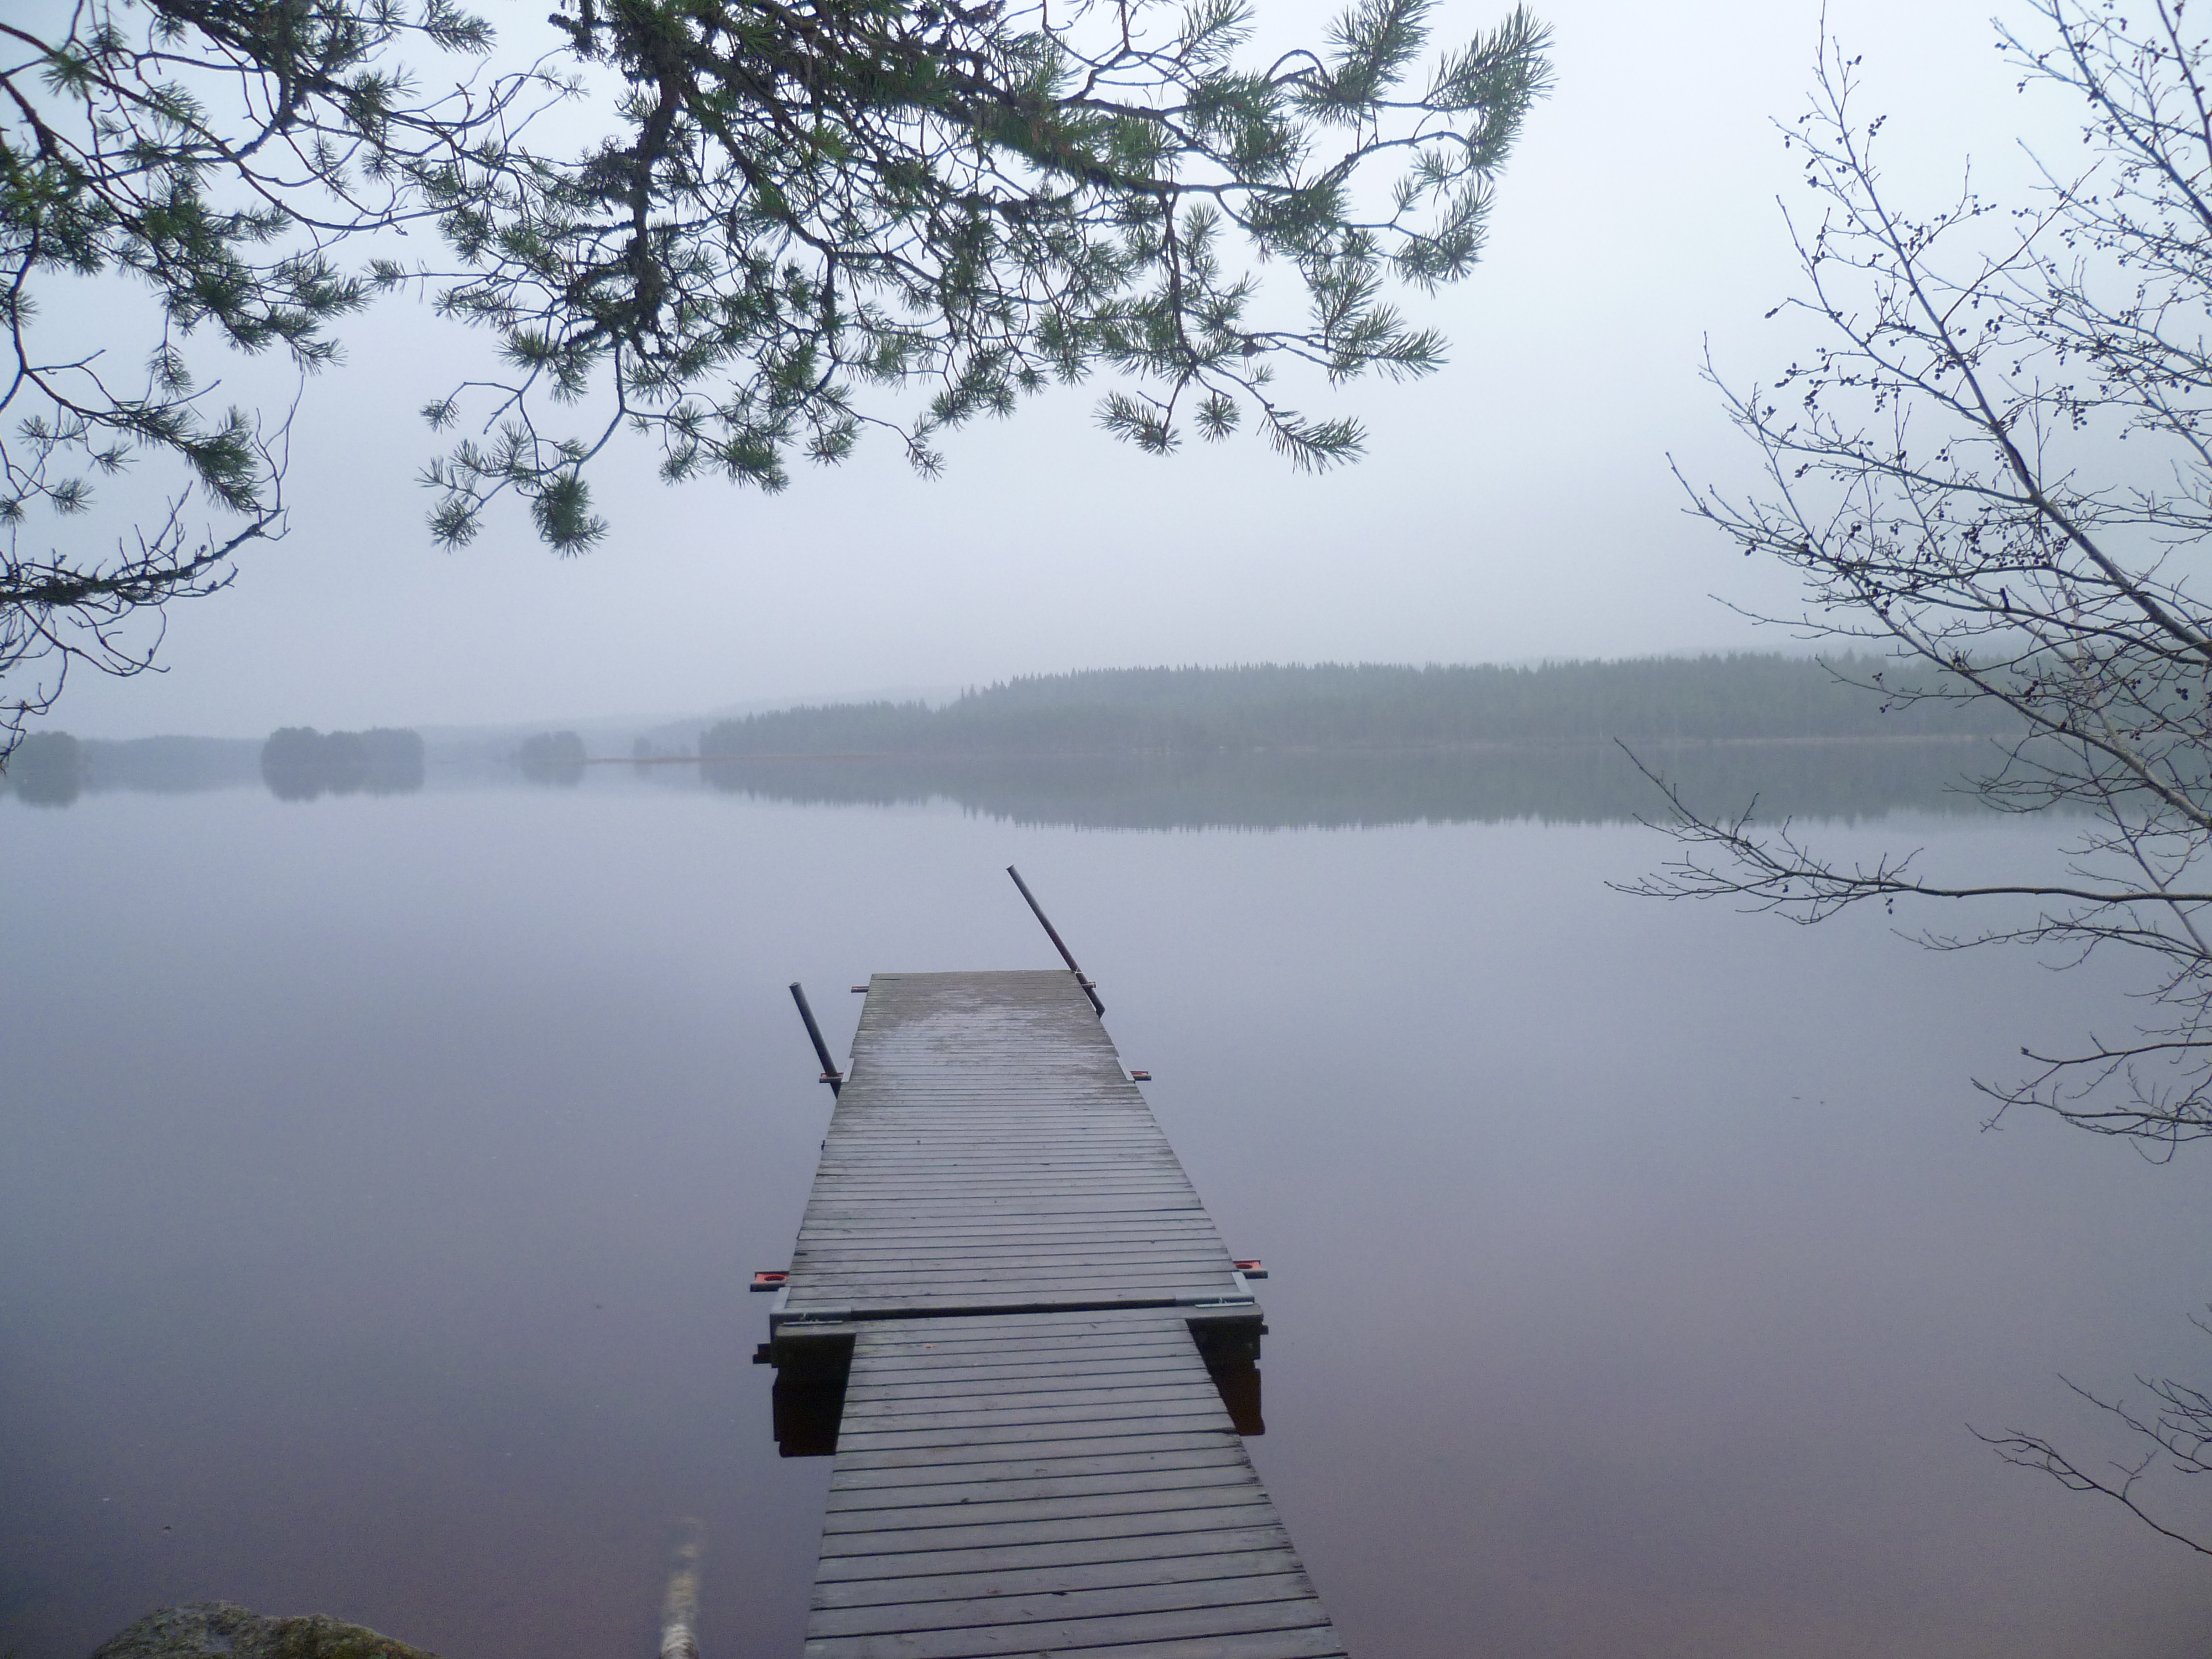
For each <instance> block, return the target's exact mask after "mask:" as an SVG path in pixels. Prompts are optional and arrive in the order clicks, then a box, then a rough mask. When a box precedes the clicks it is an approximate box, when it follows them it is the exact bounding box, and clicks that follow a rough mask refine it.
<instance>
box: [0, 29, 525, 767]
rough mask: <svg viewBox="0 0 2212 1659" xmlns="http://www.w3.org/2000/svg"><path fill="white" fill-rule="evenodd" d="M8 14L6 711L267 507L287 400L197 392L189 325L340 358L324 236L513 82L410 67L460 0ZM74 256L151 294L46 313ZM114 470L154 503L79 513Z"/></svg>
mask: <svg viewBox="0 0 2212 1659" xmlns="http://www.w3.org/2000/svg"><path fill="white" fill-rule="evenodd" d="M40 22H44V23H46V24H47V25H49V26H50V27H47V28H46V29H44V30H41V29H40V27H38V25H39V24H40ZM0 30H4V34H0V39H4V40H5V43H6V46H7V47H8V52H7V53H6V57H5V61H4V64H0V89H4V92H5V94H6V96H5V98H4V99H0V322H4V323H5V324H6V325H8V326H7V330H6V333H5V335H4V337H5V339H6V340H7V342H8V347H9V349H11V350H12V352H13V354H14V361H13V362H12V364H11V365H10V366H9V374H7V375H6V376H5V377H4V379H0V416H4V425H0V676H6V677H9V678H10V684H9V689H8V690H7V691H6V693H5V695H4V696H0V734H12V733H14V732H17V731H20V730H21V726H22V722H23V720H25V718H26V717H27V716H28V715H29V714H33V713H35V712H37V711H38V710H40V709H41V708H46V707H47V706H49V705H50V704H51V703H52V700H53V698H54V697H55V696H57V695H58V693H59V690H60V688H61V684H62V681H63V679H64V678H65V677H66V675H67V672H68V670H69V668H70V665H71V664H72V663H73V662H89V663H91V664H93V665H94V666H96V667H98V668H100V669H101V670H103V671H107V672H111V673H119V674H129V673H135V672H137V671H141V670H143V668H144V667H145V666H146V665H147V664H148V662H149V660H150V657H151V653H152V648H153V644H154V642H155V638H157V637H158V636H157V635H149V634H147V633H144V632H134V631H133V630H131V629H130V628H129V627H128V624H129V623H130V622H131V618H132V617H133V616H134V614H135V613H137V612H138V611H141V610H142V609H145V608H149V607H158V606H159V605H161V604H162V603H164V602H165V601H167V600H168V599H177V598H183V597H190V596H197V595H204V594H207V593H210V592H216V591H217V590H218V589H220V588H221V587H222V586H223V585H224V584H225V582H226V581H227V580H228V574H227V572H228V560H229V558H230V556H231V555H232V554H234V552H236V551H237V550H239V549H240V547H243V546H245V545H246V544H248V543H250V542H252V541H254V540H257V539H259V538H266V537H270V536H273V535H276V534H277V533H280V532H281V530H282V527H283V495H282V465H281V453H282V448H283V434H282V430H281V428H282V426H283V422H284V419H285V418H286V417H285V416H283V415H281V414H279V415H276V416H273V417H271V418H268V419H264V417H263V416H260V415H258V414H257V413H255V412H254V411H252V410H245V409H240V408H237V407H234V406H229V405H227V404H222V403H216V402H211V401H210V392H209V389H207V388H204V387H203V386H201V385H200V384H199V375H198V374H197V373H196V372H195V369H194V368H193V363H192V359H191V356H190V355H189V350H190V348H191V347H192V346H193V345H194V344H195V343H197V342H198V341H204V340H210V339H212V340H216V341H220V342H221V343H222V344H223V345H225V346H227V347H228V348H230V349H233V350H234V351H238V352H242V353H246V354H247V355H252V356H259V355H264V354H270V353H282V354H283V356H285V358H286V359H287V360H289V362H290V364H291V365H292V366H293V367H294V368H295V369H296V371H297V372H298V373H300V374H302V375H304V374H308V373H311V372H313V371H314V370H316V369H319V368H323V367H325V365H327V364H329V363H331V362H333V361H335V360H336V358H337V354H338V343H337V335H336V333H335V328H336V325H338V324H340V323H341V322H343V320H344V319H347V318H349V316H351V315H353V314H354V313H356V312H358V311H359V310H360V309H361V307H362V306H363V305H364V304H365V303H366V302H367V301H368V298H369V296H370V294H371V293H372V291H373V289H374V285H375V281H376V273H375V271H374V269H364V270H349V269H347V268H345V267H344V266H343V265H341V264H339V262H338V252H337V251H338V249H339V247H340V245H342V244H343V243H344V242H345V241H347V240H349V239H352V238H356V237H359V236H361V235H362V234H366V233H373V232H378V231H384V230H390V229H393V228H398V227H401V226H404V224H406V223H407V222H409V221H410V220H413V219H416V218H419V217H422V216H426V215H428V214H430V213H432V212H433V211H435V209H434V208H433V206H432V205H431V204H430V202H429V201H428V199H427V198H426V192H429V191H434V190H435V189H436V188H437V187H438V181H439V180H441V179H451V178H452V177H453V167H454V164H455V159H456V157H457V156H458V155H459V154H460V152H461V151H462V150H463V149H466V148H467V147H469V146H470V145H471V144H472V143H474V142H475V140H476V139H477V137H479V136H481V135H483V134H484V133H486V132H488V131H493V130H495V128H496V127H497V126H498V125H499V123H500V121H501V118H502V117H503V115H504V114H505V112H507V110H508V109H509V107H510V106H512V104H513V99H514V97H515V95H516V93H517V91H518V89H519V85H520V83H519V82H504V83H499V84H495V85H492V86H489V87H484V88H477V89H475V90H473V91H463V90H460V89H458V88H448V89H447V90H446V91H444V92H442V93H436V94H423V93H422V91H421V90H420V88H419V85H418V82H417V80H416V74H415V71H413V70H411V69H410V68H409V67H408V66H407V65H406V64H404V62H403V61H401V60H400V58H399V57H398V54H400V53H402V52H404V51H406V50H407V49H409V48H410V47H413V46H419V47H424V48H428V50H429V51H431V52H433V53H459V54H461V55H462V56H463V57H464V58H472V57H474V56H476V55H478V54H480V53H482V52H483V51H485V50H486V49H487V48H488V47H489V44H490V31H489V28H488V27H486V26H485V25H484V24H483V22H482V21H479V20H476V19H473V18H471V17H469V16H468V15H465V14H463V13H461V12H459V11H458V10H456V9H454V8H453V5H452V4H451V0H422V3H420V4H418V5H416V6H414V7H412V8H411V9H410V8H409V7H405V6H403V5H401V4H399V3H398V0H140V3H128V0H88V3H85V4H82V5H80V6H77V7H75V8H73V9H72V8H67V7H60V8H49V9H46V12H45V14H44V15H43V16H42V17H40V18H33V17H30V16H26V17H23V18H21V19H20V20H17V19H14V18H10V19H9V20H7V21H5V22H0ZM86 278H109V279H117V278H119V279H121V280H122V283H123V284H124V287H125V291H126V292H128V291H131V290H132V289H135V290H136V291H137V292H138V293H141V294H143V295H146V296H148V298H149V300H150V301H151V304H150V306H149V308H148V310H147V312H146V313H145V316H144V318H143V320H139V321H134V319H131V316H130V314H129V312H128V310H127V309H125V310H124V311H123V312H121V313H119V314H118V313H115V312H114V308H113V301H112V299H105V298H104V300H103V303H104V304H105V305H106V307H108V309H109V312H110V323H109V326H107V327H106V328H105V329H101V330H99V331H96V332H95V333H94V334H93V335H92V336H91V337H67V336H65V335H63V334H60V333H58V331H55V330H53V329H52V328H51V327H50V326H49V325H47V323H46V320H45V316H44V313H43V312H42V309H41V306H40V297H41V295H46V294H49V293H51V292H52V291H53V290H55V289H58V288H60V287H62V286H64V285H66V284H69V283H76V282H80V281H82V280H83V279H86ZM125 472H131V473H134V474H137V475H138V476H141V477H144V476H149V474H150V476H152V477H155V478H156V479H164V478H165V479H166V480H167V485H168V489H169V501H168V503H167V510H166V511H165V512H163V511H156V513H155V515H154V516H153V517H152V518H151V519H150V520H147V521H144V522H142V523H141V524H139V525H137V526H135V527H131V526H125V525H121V524H118V523H116V522H115V521H113V520H106V519H103V518H98V517H94V516H92V515H93V514H94V510H95V507H96V506H97V503H98V501H99V494H98V487H99V485H100V481H101V480H103V479H107V478H112V477H115V476H116V475H118V474H121V473H125ZM195 501H197V503H198V505H197V507H195V505H194V503H195ZM202 512H204V513H205V515H206V517H205V519H204V520H200V519H198V518H197V516H196V515H197V514H198V513H202ZM28 675H36V676H38V677H39V678H35V679H33V680H31V681H30V683H28V684H26V683H25V678H26V676H28ZM4 746H5V737H4V735H0V748H4Z"/></svg>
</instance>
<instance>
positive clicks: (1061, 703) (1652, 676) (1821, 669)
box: [699, 653, 2015, 761]
mask: <svg viewBox="0 0 2212 1659" xmlns="http://www.w3.org/2000/svg"><path fill="white" fill-rule="evenodd" d="M1885 669H1888V670H1891V671H1892V677H1891V678H1888V679H1887V680H1886V681H1884V683H1883V684H1884V685H1885V687H1886V690H1872V689H1869V684H1870V683H1872V682H1875V679H1876V677H1877V676H1880V675H1882V674H1883V672H1884V671H1885ZM1893 676H1894V665H1887V664H1885V663H1883V662H1881V661H1879V660H1876V659H1854V658H1843V659H1834V660H1832V661H1831V662H1828V663H1821V662H1817V661H1814V660H1812V659H1807V658H1802V657H1784V656H1782V655H1780V654H1778V653H1759V654H1751V653H1737V654H1732V655H1715V656H1704V657H1645V658H1633V659H1624V660H1620V661H1613V662H1565V663H1548V664H1544V665H1540V666H1535V667H1528V668H1508V667H1500V666H1497V665H1455V666H1442V665H1431V666H1428V667H1410V666H1400V665H1389V664H1377V663H1358V664H1328V663H1324V664H1316V665H1304V666H1299V665H1275V664H1261V665H1252V666H1246V667H1234V668H1127V669H1101V670H1096V671H1087V672H1079V673H1070V674H1048V675H1037V676H1033V677H1030V678H1022V679H1013V680H1008V681H1005V682H1003V683H1001V684H996V685H993V686H989V687H987V688H986V689H983V690H973V691H969V692H967V693H965V694H964V695H963V696H960V697H958V698H957V699H955V700H954V701H953V702H950V703H946V704H945V705H943V706H942V707H938V708H932V707H931V706H929V705H928V704H927V703H922V702H866V703H831V704H823V705H819V706H815V707H810V708H787V709H780V710H776V711H775V712H773V713H769V714H750V715H747V716H745V717H744V718H742V719H738V720H723V721H720V722H719V723H717V724H715V725H714V726H708V727H707V728H706V729H705V730H704V731H702V732H701V734H700V738H699V754H700V756H701V757H702V759H705V760H708V761H712V760H714V759H717V758H724V757H730V758H734V757H752V756H763V755H810V756H824V757H827V756H836V755H854V756H859V755H869V756H892V755H907V756H925V755H944V756H1000V757H1011V756H1037V757H1042V756H1073V755H1085V754H1090V755H1109V754H1114V755H1188V754H1220V753H1236V752H1249V751H1258V750H1316V751H1328V750H1388V749H1455V748H1477V747H1490V746H1501V745H1503V746H1522V745H1528V744H1559V743H1598V742H1606V741H1608V740H1612V739H1619V740H1620V741H1623V742H1631V743H1633V742H1647V743H1648V742H1659V743H1681V742H1696V741H1726V740H1729V739H1760V740H1774V739H1786V738H1885V737H1886V738H1945V737H1954V738H1955V737H1977V736H1996V735H2003V734H2005V733H2007V732H2011V731H2013V730H2015V722H2014V721H2013V720H2012V718H2011V716H2010V715H2009V714H2008V711H2006V710H2004V709H2002V708H1992V707H1990V706H1989V705H1986V704H1983V703H1969V704H1961V703H1957V702H1929V701H1912V700H1911V699H1910V698H1908V697H1900V696H1899V695H1898V694H1899V693H1904V692H1910V691H1911V690H1915V689H1917V686H1918V684H1919V683H1918V682H1912V683H1906V682H1903V681H1899V680H1897V679H1896V678H1894V677H1893ZM1854 681H1856V682H1860V684H1852V683H1851V682H1854Z"/></svg>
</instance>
